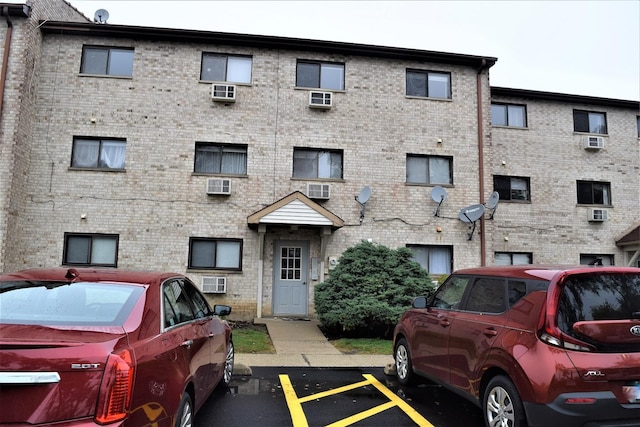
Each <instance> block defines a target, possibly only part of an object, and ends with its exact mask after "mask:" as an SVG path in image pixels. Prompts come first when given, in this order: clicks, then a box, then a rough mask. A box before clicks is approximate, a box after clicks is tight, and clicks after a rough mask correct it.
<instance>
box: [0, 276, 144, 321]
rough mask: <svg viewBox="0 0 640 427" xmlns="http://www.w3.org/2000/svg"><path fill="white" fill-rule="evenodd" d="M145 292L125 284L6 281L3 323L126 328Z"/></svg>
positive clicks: (0, 312) (0, 292) (0, 308)
mask: <svg viewBox="0 0 640 427" xmlns="http://www.w3.org/2000/svg"><path fill="white" fill-rule="evenodd" d="M142 292H144V288H143V287H141V286H133V285H125V284H111V283H89V282H77V283H71V284H69V283H58V282H2V283H0V323H9V324H24V325H90V326H93V325H101V326H117V325H122V324H123V323H124V320H125V319H126V318H127V317H128V315H129V313H130V312H131V310H132V309H133V306H134V305H135V303H136V301H137V300H138V298H139V297H140V295H141V294H142Z"/></svg>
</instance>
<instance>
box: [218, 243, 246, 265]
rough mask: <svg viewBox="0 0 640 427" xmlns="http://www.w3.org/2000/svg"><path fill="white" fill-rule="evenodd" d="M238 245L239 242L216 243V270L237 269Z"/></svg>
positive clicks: (238, 260) (238, 259)
mask: <svg viewBox="0 0 640 427" xmlns="http://www.w3.org/2000/svg"><path fill="white" fill-rule="evenodd" d="M239 262H240V243H239V242H225V241H219V242H218V250H217V253H216V267H218V268H225V267H226V268H239V267H240V265H239Z"/></svg>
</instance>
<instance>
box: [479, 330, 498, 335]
mask: <svg viewBox="0 0 640 427" xmlns="http://www.w3.org/2000/svg"><path fill="white" fill-rule="evenodd" d="M482 333H483V334H485V335H486V336H488V337H495V336H496V335H498V331H496V330H495V329H493V328H487V329H485V330H484V331H482Z"/></svg>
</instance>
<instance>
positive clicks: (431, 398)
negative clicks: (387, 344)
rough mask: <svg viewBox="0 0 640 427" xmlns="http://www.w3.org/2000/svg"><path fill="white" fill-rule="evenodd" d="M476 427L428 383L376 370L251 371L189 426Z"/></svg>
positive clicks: (467, 411) (478, 424)
mask: <svg viewBox="0 0 640 427" xmlns="http://www.w3.org/2000/svg"><path fill="white" fill-rule="evenodd" d="M354 424H357V425H358V426H380V427H382V426H384V427H389V426H394V427H404V426H437V427H454V426H455V427H458V426H462V425H463V426H465V427H482V426H483V423H482V416H481V413H480V409H479V408H477V407H476V406H474V405H473V404H471V403H469V402H467V401H466V400H464V399H461V398H460V397H458V396H456V395H454V394H452V393H450V392H448V391H447V390H444V389H443V388H442V387H440V386H437V385H435V384H432V383H428V382H427V383H424V384H421V385H419V386H417V387H410V388H405V387H400V385H399V384H398V383H397V381H396V380H395V377H392V376H388V375H386V374H385V373H384V372H383V369H382V368H311V367H306V368H301V367H296V368H273V367H261V368H258V367H256V368H252V375H236V376H234V378H233V380H232V382H231V384H230V386H229V387H228V388H226V387H219V388H218V389H217V390H216V392H215V393H214V394H213V395H212V396H211V397H210V398H209V400H208V401H207V402H206V403H205V405H204V407H203V408H202V409H201V410H200V412H199V413H198V415H197V416H196V420H195V424H194V425H195V427H205V426H211V425H224V426H229V427H232V426H239V427H240V426H241V427H247V426H269V427H280V426H293V427H303V426H332V427H340V426H349V425H354Z"/></svg>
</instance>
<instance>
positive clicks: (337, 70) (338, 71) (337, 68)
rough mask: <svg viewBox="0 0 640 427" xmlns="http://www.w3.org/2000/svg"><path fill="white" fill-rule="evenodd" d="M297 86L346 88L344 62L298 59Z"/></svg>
mask: <svg viewBox="0 0 640 427" xmlns="http://www.w3.org/2000/svg"><path fill="white" fill-rule="evenodd" d="M296 86H298V87H312V88H318V89H332V90H344V64H338V63H331V62H313V61H298V64H297V69H296Z"/></svg>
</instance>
